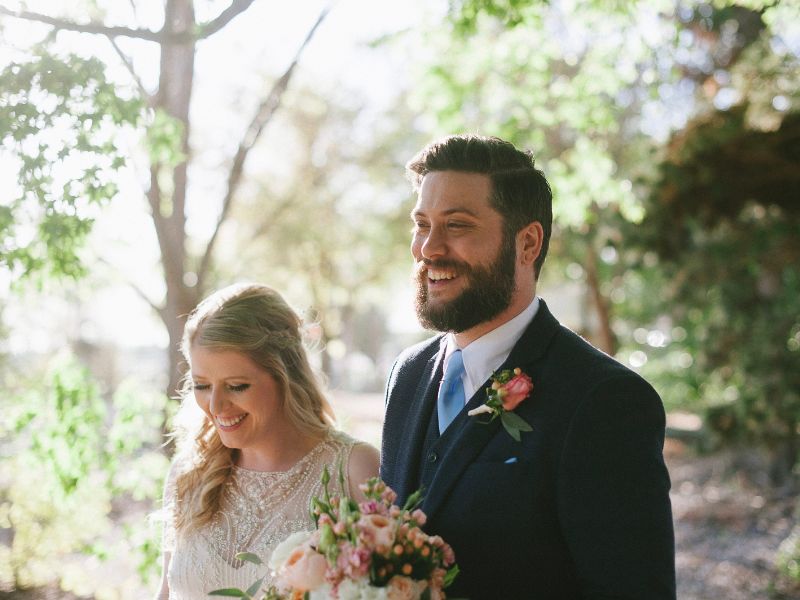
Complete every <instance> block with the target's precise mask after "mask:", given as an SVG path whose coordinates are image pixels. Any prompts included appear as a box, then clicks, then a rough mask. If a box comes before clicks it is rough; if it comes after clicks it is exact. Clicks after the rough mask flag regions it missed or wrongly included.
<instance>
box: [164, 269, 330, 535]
mask: <svg viewBox="0 0 800 600" xmlns="http://www.w3.org/2000/svg"><path fill="white" fill-rule="evenodd" d="M302 324H303V322H302V319H300V317H299V316H298V315H297V314H296V313H295V312H294V311H293V310H292V308H291V307H290V306H289V305H288V304H287V303H286V301H285V300H284V299H283V297H282V296H281V295H280V294H279V293H278V292H276V291H275V290H273V289H272V288H270V287H267V286H266V285H261V284H235V285H232V286H228V287H226V288H223V289H221V290H219V291H217V292H215V293H214V294H212V295H211V296H209V297H208V298H206V299H205V300H203V301H202V302H201V303H200V304H199V305H198V306H197V308H195V309H194V311H192V313H191V314H190V315H189V319H188V320H187V322H186V326H185V328H184V333H183V340H182V343H181V351H182V353H183V356H184V358H185V359H186V361H187V362H190V361H191V357H190V351H191V349H192V348H193V347H196V346H200V347H203V348H210V349H213V350H228V351H234V352H240V353H242V354H244V355H246V356H247V357H248V358H249V359H250V360H252V361H253V362H254V363H255V364H257V365H258V366H260V367H261V368H262V369H264V371H266V372H267V373H269V374H270V375H271V376H272V377H273V378H274V380H275V383H276V384H277V388H278V393H279V395H280V397H281V406H282V409H283V412H284V414H285V415H286V417H287V419H288V420H289V422H290V423H291V424H292V425H293V426H294V427H295V428H296V429H297V430H298V431H299V432H300V433H302V434H305V435H309V436H313V437H322V436H323V435H324V434H326V433H327V432H328V430H329V429H330V428H331V427H332V425H333V421H334V416H333V410H332V409H331V407H330V404H328V401H327V400H326V398H325V396H324V394H323V393H322V390H321V388H320V385H319V383H318V380H317V378H316V376H315V374H314V371H313V370H312V368H311V365H310V364H309V362H308V356H307V354H306V350H305V347H304V345H303V337H302V333H301V328H302ZM181 396H182V403H183V404H184V405H187V404H189V403H194V397H193V390H192V380H191V374H190V373H187V375H186V377H185V378H184V381H183V387H182V392H181ZM183 435H184V437H185V438H186V439H185V440H184V446H185V451H187V452H188V453H189V454H190V456H191V459H192V460H191V462H190V465H189V468H188V470H186V471H184V472H183V473H181V474H179V475H178V477H177V480H176V495H177V498H176V501H177V506H176V511H175V515H176V517H175V526H176V528H177V529H182V528H189V527H191V528H196V527H200V526H202V525H205V524H207V523H209V522H210V521H211V520H212V519H213V518H214V515H215V514H216V513H217V511H218V510H219V507H220V502H221V501H222V495H223V491H224V489H225V484H226V483H227V481H228V479H229V478H230V475H231V472H232V469H233V464H234V457H235V452H236V451H235V450H233V449H231V448H227V447H226V446H225V445H224V444H223V443H222V440H221V439H220V437H219V434H218V432H217V429H216V427H215V426H214V424H213V423H212V422H211V420H210V419H209V418H208V417H207V416H205V415H203V419H202V422H200V423H199V425H198V426H197V427H195V428H194V431H188V432H185V433H184V434H183Z"/></svg>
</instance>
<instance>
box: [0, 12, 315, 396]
mask: <svg viewBox="0 0 800 600" xmlns="http://www.w3.org/2000/svg"><path fill="white" fill-rule="evenodd" d="M252 3H253V2H252V0H243V1H242V0H233V1H232V2H231V3H230V4H229V5H228V6H227V8H225V9H224V10H222V11H219V12H218V13H217V15H216V16H215V17H214V18H212V19H210V20H207V21H203V22H199V21H198V20H197V18H196V13H197V9H196V6H195V2H194V0H167V1H166V2H165V3H164V11H163V20H162V25H161V28H160V29H157V30H153V29H149V28H147V27H144V26H141V25H140V24H138V23H136V20H137V18H139V13H138V12H137V10H136V6H135V4H132V5H131V7H130V11H129V13H130V14H129V17H130V21H131V23H132V25H130V26H117V25H109V24H107V23H106V22H105V21H104V17H105V12H104V10H103V9H102V7H101V6H99V5H95V4H94V3H87V4H86V5H84V6H83V7H80V8H81V9H82V10H78V11H76V14H73V15H64V14H63V12H62V11H54V12H53V13H52V14H43V13H37V12H32V11H27V10H22V9H20V10H10V9H8V8H5V7H0V15H3V16H4V18H5V19H6V20H9V19H10V20H27V21H34V22H38V23H42V24H45V25H47V26H49V27H50V28H51V34H50V35H48V36H47V37H46V38H45V39H44V40H43V42H42V43H41V44H40V45H39V46H38V47H37V48H36V51H35V52H29V53H25V52H17V54H18V55H19V56H18V57H17V59H16V60H14V61H13V62H11V63H10V64H8V65H6V66H5V68H4V69H3V71H2V72H0V94H1V95H2V100H3V101H2V102H0V105H3V106H6V105H7V106H8V108H7V109H4V111H3V112H2V113H0V139H2V140H3V142H4V145H5V148H6V150H7V151H8V152H10V153H11V154H12V155H13V156H15V157H16V158H17V159H18V161H19V162H20V163H21V165H22V167H23V168H22V170H21V173H22V176H21V178H20V190H19V194H18V198H17V199H15V200H14V201H13V202H12V203H11V205H10V208H8V209H4V210H3V211H2V212H0V234H4V238H5V240H6V241H4V242H3V245H2V246H0V249H2V262H4V263H7V264H9V265H10V266H21V267H22V268H21V269H19V270H18V275H20V276H24V275H26V274H29V273H31V272H34V271H36V270H37V269H42V268H44V267H46V266H49V268H50V270H51V271H52V272H55V273H59V272H60V273H65V274H68V275H73V274H77V273H79V272H80V270H81V263H80V260H79V256H78V253H77V252H78V249H79V247H80V244H81V242H82V240H83V239H84V238H85V237H86V234H87V233H88V231H89V229H90V225H91V222H92V220H91V218H90V217H87V216H85V214H84V213H83V212H82V211H81V210H80V209H81V208H82V206H81V205H82V204H85V203H86V202H91V201H95V202H103V201H107V200H109V199H110V198H112V197H113V196H115V195H116V192H117V189H116V188H115V187H114V186H113V184H112V183H110V182H108V181H107V178H108V177H109V176H108V170H109V169H110V170H114V169H118V168H120V167H121V166H122V165H123V162H124V157H123V156H122V154H121V153H120V151H119V150H118V149H117V146H116V145H114V143H113V140H102V141H98V140H97V139H96V138H97V137H98V136H100V134H101V133H106V132H107V130H106V129H104V128H103V125H104V124H105V123H106V122H107V121H109V120H113V121H114V123H115V124H123V123H127V124H131V125H135V124H136V123H139V122H140V121H139V119H140V118H141V115H140V114H139V110H138V109H139V108H140V107H142V106H146V107H147V111H146V113H145V115H144V118H143V119H142V121H141V123H144V124H145V128H146V131H145V139H144V143H145V146H146V149H147V153H146V154H147V156H146V158H145V161H146V162H147V163H148V166H147V170H148V171H149V178H148V181H147V183H146V185H145V186H144V190H143V195H144V196H145V197H146V199H147V203H148V205H149V208H150V217H151V220H152V225H153V229H154V231H155V234H156V238H157V240H158V245H159V250H160V259H161V267H162V269H163V282H164V297H163V298H152V297H151V296H150V295H148V294H147V293H145V292H144V291H143V290H141V289H139V288H137V290H138V291H139V293H140V295H141V296H142V297H143V298H144V299H146V300H147V302H148V303H149V304H150V306H151V307H152V308H153V309H154V310H155V311H156V313H157V314H158V315H159V317H160V318H161V320H162V322H163V323H164V326H165V328H166V330H167V333H168V335H169V348H168V357H169V367H168V371H167V373H168V383H167V385H166V392H167V393H168V394H169V395H174V394H175V392H176V390H177V389H178V381H179V378H180V377H181V376H182V368H181V357H180V353H179V350H178V348H179V341H180V338H181V335H182V332H183V324H184V322H185V319H186V316H187V315H188V314H189V312H191V310H192V309H193V308H194V307H195V306H196V305H197V303H198V302H199V301H200V300H201V299H202V297H203V296H204V295H205V294H206V293H207V292H208V290H209V287H210V286H211V282H210V281H208V279H209V276H210V274H211V266H212V261H213V256H214V250H215V247H216V243H217V240H218V234H219V232H220V230H221V228H222V226H223V224H224V223H225V222H226V220H227V219H228V216H229V215H230V212H231V208H232V207H233V205H234V204H235V202H236V200H237V198H238V194H239V188H240V185H241V182H242V180H243V179H244V176H245V163H246V161H247V158H248V155H249V154H250V152H251V150H252V149H253V147H254V146H255V145H256V143H257V142H258V141H259V139H260V138H261V135H262V133H263V131H264V128H265V127H266V125H267V124H268V123H269V122H270V120H271V119H272V117H273V115H274V114H275V113H276V111H277V110H278V109H279V107H280V105H281V99H282V97H283V94H284V93H285V91H286V89H287V88H288V86H289V83H290V81H291V80H292V77H293V75H294V73H295V70H296V67H297V63H298V61H299V58H300V56H301V54H302V52H303V50H304V49H305V48H306V46H307V44H308V43H309V41H310V40H311V39H312V37H313V36H314V34H315V32H316V30H317V28H318V26H319V25H320V24H321V23H322V21H323V20H324V19H325V17H326V16H327V9H326V10H323V11H322V12H321V13H320V14H319V16H318V18H317V20H316V21H315V22H314V24H313V25H312V26H311V27H310V28H309V29H308V31H307V33H306V36H305V39H304V40H302V41H301V42H300V43H299V44H298V51H297V52H296V54H295V56H294V58H293V59H292V60H291V61H290V63H289V65H288V66H287V67H286V69H285V71H284V72H283V73H282V74H281V75H280V76H279V77H277V78H276V79H275V80H274V81H273V82H272V84H271V85H269V86H265V87H266V89H265V90H264V92H263V96H262V97H261V98H260V99H259V100H258V101H257V102H256V103H255V108H254V109H253V111H252V114H251V115H250V117H249V122H248V124H247V125H246V127H245V128H244V131H243V132H242V133H241V134H240V141H239V142H238V144H237V146H236V147H235V151H234V152H233V154H232V155H231V156H230V157H229V158H228V166H227V175H226V176H225V177H224V179H225V184H224V186H222V187H223V190H224V191H223V192H222V197H221V198H219V208H218V217H217V221H216V226H215V228H214V229H213V231H212V233H211V235H210V236H209V237H208V238H207V239H206V240H205V241H204V242H200V243H190V242H193V240H191V239H190V238H191V236H190V235H189V231H188V230H187V214H188V213H187V203H188V202H190V200H191V198H190V197H189V195H188V194H187V192H188V188H189V181H188V168H189V165H190V163H191V162H192V160H193V157H194V156H195V155H196V153H197V148H195V147H194V146H193V141H192V139H191V138H190V132H191V131H192V129H193V128H192V124H191V122H190V113H189V107H190V104H191V102H192V97H193V92H194V89H195V87H194V72H195V60H196V52H197V45H198V44H199V43H202V42H203V41H204V40H207V39H209V38H210V37H212V36H214V35H216V34H217V33H218V32H220V31H222V30H223V29H224V28H225V27H226V26H227V25H228V24H229V23H230V22H231V21H232V20H233V19H235V18H236V17H238V16H240V15H241V14H243V13H245V12H246V11H247V10H248V9H250V7H251V5H252ZM64 32H79V33H83V34H86V35H94V36H100V37H102V38H105V39H107V41H108V43H109V44H111V46H112V47H113V48H114V50H115V52H116V55H117V58H118V59H119V62H120V63H121V65H122V66H123V67H124V68H125V69H126V70H127V72H128V75H129V78H128V80H127V81H126V82H124V84H120V83H119V82H116V85H114V84H112V83H110V82H108V80H107V79H106V78H105V77H104V73H105V72H106V71H107V68H104V66H103V64H102V63H101V62H100V61H99V60H98V59H96V58H88V59H79V58H77V57H76V56H74V55H68V56H62V55H61V53H60V52H59V51H58V45H57V41H58V36H59V34H63V33H64ZM122 37H124V38H129V39H132V40H139V41H141V42H143V43H149V44H154V45H155V47H156V49H157V54H156V56H157V57H158V64H157V65H150V68H153V69H154V71H155V72H156V73H157V74H158V76H157V86H156V87H155V89H148V87H147V85H146V84H145V79H144V78H143V77H141V76H140V75H139V74H138V73H137V71H136V68H135V62H134V60H133V59H132V58H131V57H130V56H128V55H126V54H125V53H124V52H123V50H122V48H121V47H120V46H119V45H118V44H117V42H116V40H117V39H118V38H122ZM48 84H49V86H48ZM117 96H121V97H123V98H125V97H126V96H127V97H129V98H130V100H129V102H127V103H126V102H124V101H122V100H120V99H119V98H117ZM52 106H55V108H51V107H52ZM62 121H67V122H65V123H62ZM39 137H44V138H45V139H51V138H55V139H59V140H63V141H60V142H57V144H60V147H61V148H63V149H66V148H68V147H70V145H71V143H72V142H73V141H75V140H76V141H77V149H78V150H79V151H82V152H83V153H84V156H83V157H82V160H83V165H84V173H85V174H84V175H83V176H82V177H80V178H79V179H78V180H77V181H75V180H71V181H67V182H64V183H63V189H61V188H58V184H59V182H58V181H54V177H53V176H52V175H51V173H50V171H51V170H52V169H53V168H54V165H53V161H54V160H55V161H56V165H57V164H58V162H63V161H65V160H66V159H68V158H70V156H69V154H68V153H67V154H64V153H65V152H68V151H67V150H60V149H59V148H58V147H57V148H50V147H48V146H47V145H46V143H40V144H39V147H38V148H37V147H35V146H34V145H33V144H35V142H36V140H37V139H38V138H39ZM103 167H107V168H106V169H105V170H103V169H102V168H103ZM84 180H85V181H84ZM81 184H82V185H81ZM27 213H33V214H37V213H43V216H41V217H39V218H38V219H36V218H33V219H31V218H28V217H27ZM26 220H28V221H33V223H34V224H36V223H37V221H38V228H39V230H40V231H41V232H43V233H44V235H43V236H41V237H40V238H39V239H37V240H35V241H32V242H25V241H23V242H22V243H19V242H15V241H14V240H15V239H18V238H19V235H13V234H15V233H20V229H21V226H20V224H21V223H25V222H26ZM7 240H11V241H10V242H9V241H7ZM44 257H47V259H49V260H46V259H45V258H44ZM131 283H132V284H133V285H135V282H131Z"/></svg>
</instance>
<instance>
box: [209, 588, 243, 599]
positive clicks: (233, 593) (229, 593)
mask: <svg viewBox="0 0 800 600" xmlns="http://www.w3.org/2000/svg"><path fill="white" fill-rule="evenodd" d="M208 595H209V596H226V597H228V598H250V596H248V595H247V592H243V591H242V590H240V589H238V588H224V589H221V590H214V591H213V592H208Z"/></svg>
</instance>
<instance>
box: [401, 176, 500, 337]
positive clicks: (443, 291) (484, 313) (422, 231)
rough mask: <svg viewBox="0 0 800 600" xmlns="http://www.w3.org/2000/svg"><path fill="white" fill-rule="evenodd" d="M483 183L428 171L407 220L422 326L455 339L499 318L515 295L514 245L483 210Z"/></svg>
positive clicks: (487, 190)
mask: <svg viewBox="0 0 800 600" xmlns="http://www.w3.org/2000/svg"><path fill="white" fill-rule="evenodd" d="M490 194H491V180H490V179H489V177H488V176H487V175H482V174H478V173H462V172H458V171H434V172H431V173H428V174H427V175H426V176H425V178H424V179H423V181H422V186H421V187H420V191H419V198H418V200H417V204H416V206H415V207H414V210H413V211H412V213H411V218H412V220H413V221H414V232H413V239H412V242H411V253H412V254H413V256H414V259H415V262H416V265H415V267H416V268H415V280H416V287H417V289H416V310H417V316H418V318H419V320H420V322H421V323H422V325H423V326H424V327H426V328H428V329H435V330H438V331H454V332H456V333H460V332H462V331H467V330H469V329H472V328H473V327H475V326H477V325H479V324H482V323H487V322H490V321H492V320H493V319H495V318H496V317H498V315H500V314H501V313H503V311H505V310H506V309H507V308H508V307H509V305H510V304H511V300H512V297H513V295H514V292H515V288H516V286H515V272H516V242H515V238H514V237H513V236H505V235H504V228H503V218H502V216H501V215H500V213H498V212H497V211H496V210H495V209H494V208H492V206H491V205H490V203H489V197H490Z"/></svg>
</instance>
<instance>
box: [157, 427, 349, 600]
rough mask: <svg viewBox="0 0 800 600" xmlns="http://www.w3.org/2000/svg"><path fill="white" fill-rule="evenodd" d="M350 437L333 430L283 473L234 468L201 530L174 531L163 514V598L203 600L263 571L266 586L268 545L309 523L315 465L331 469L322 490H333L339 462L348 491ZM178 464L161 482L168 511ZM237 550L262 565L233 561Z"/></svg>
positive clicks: (316, 484) (316, 487)
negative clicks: (165, 554) (166, 564)
mask: <svg viewBox="0 0 800 600" xmlns="http://www.w3.org/2000/svg"><path fill="white" fill-rule="evenodd" d="M356 443H357V442H356V441H355V440H353V439H352V438H351V437H349V436H348V435H347V434H345V433H342V432H338V431H334V432H331V433H330V434H328V436H327V437H326V438H325V439H324V440H323V441H321V442H320V443H319V444H318V445H317V446H315V447H314V448H313V449H312V450H311V451H310V452H309V453H308V454H307V455H306V456H304V457H303V458H301V459H300V460H299V461H298V462H297V463H295V465H294V466H293V467H292V468H291V469H289V470H288V471H283V472H261V471H250V470H248V469H242V468H240V467H234V469H233V475H232V477H231V481H230V482H229V483H228V485H227V487H226V490H225V495H224V497H223V501H222V506H221V509H220V511H219V513H218V514H217V515H216V517H215V518H214V520H213V521H212V522H211V523H210V524H209V525H207V526H206V527H203V528H202V529H199V530H195V531H191V532H187V533H184V532H180V533H177V534H176V532H175V530H174V528H173V527H171V526H170V523H171V519H170V515H169V514H168V515H167V526H166V527H165V531H164V550H165V551H166V552H171V553H172V558H171V560H170V565H169V571H168V573H167V580H168V582H169V599H170V600H206V599H208V598H209V596H208V592H210V591H212V590H216V589H220V588H227V587H238V588H239V589H242V590H246V589H247V588H248V587H250V585H251V584H252V583H254V582H255V581H256V580H258V579H259V578H260V577H261V576H263V575H265V574H266V575H267V579H266V580H265V586H266V585H268V584H269V574H268V573H267V571H268V568H267V567H266V562H267V561H268V560H269V557H270V555H271V554H272V551H273V549H274V548H275V546H277V545H278V544H279V543H280V542H282V541H283V540H284V539H286V538H287V537H288V536H289V535H290V534H292V533H294V532H297V531H311V530H313V529H314V521H313V520H312V518H311V514H310V511H309V505H310V501H311V498H313V497H315V496H319V495H321V493H322V484H321V482H320V477H321V475H322V469H323V467H324V466H325V465H327V466H328V470H329V471H330V472H331V485H330V486H329V489H330V490H331V491H333V490H337V491H338V487H339V486H338V472H339V465H343V469H342V470H343V471H344V476H345V486H346V487H345V489H349V482H348V481H347V464H348V461H349V458H350V452H351V451H352V449H353V446H354V445H355V444H356ZM178 470H179V467H173V469H172V470H171V472H170V477H169V478H168V481H167V485H166V488H165V493H164V506H165V508H166V510H167V512H168V513H169V511H170V510H171V507H173V506H174V499H175V487H174V479H175V473H176V472H177V471H178ZM239 552H252V553H254V554H256V555H258V556H259V557H260V558H261V559H262V560H263V561H264V563H265V565H264V566H257V565H254V564H252V563H249V562H242V561H239V560H236V559H235V558H234V557H235V555H236V554H237V553H239Z"/></svg>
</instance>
